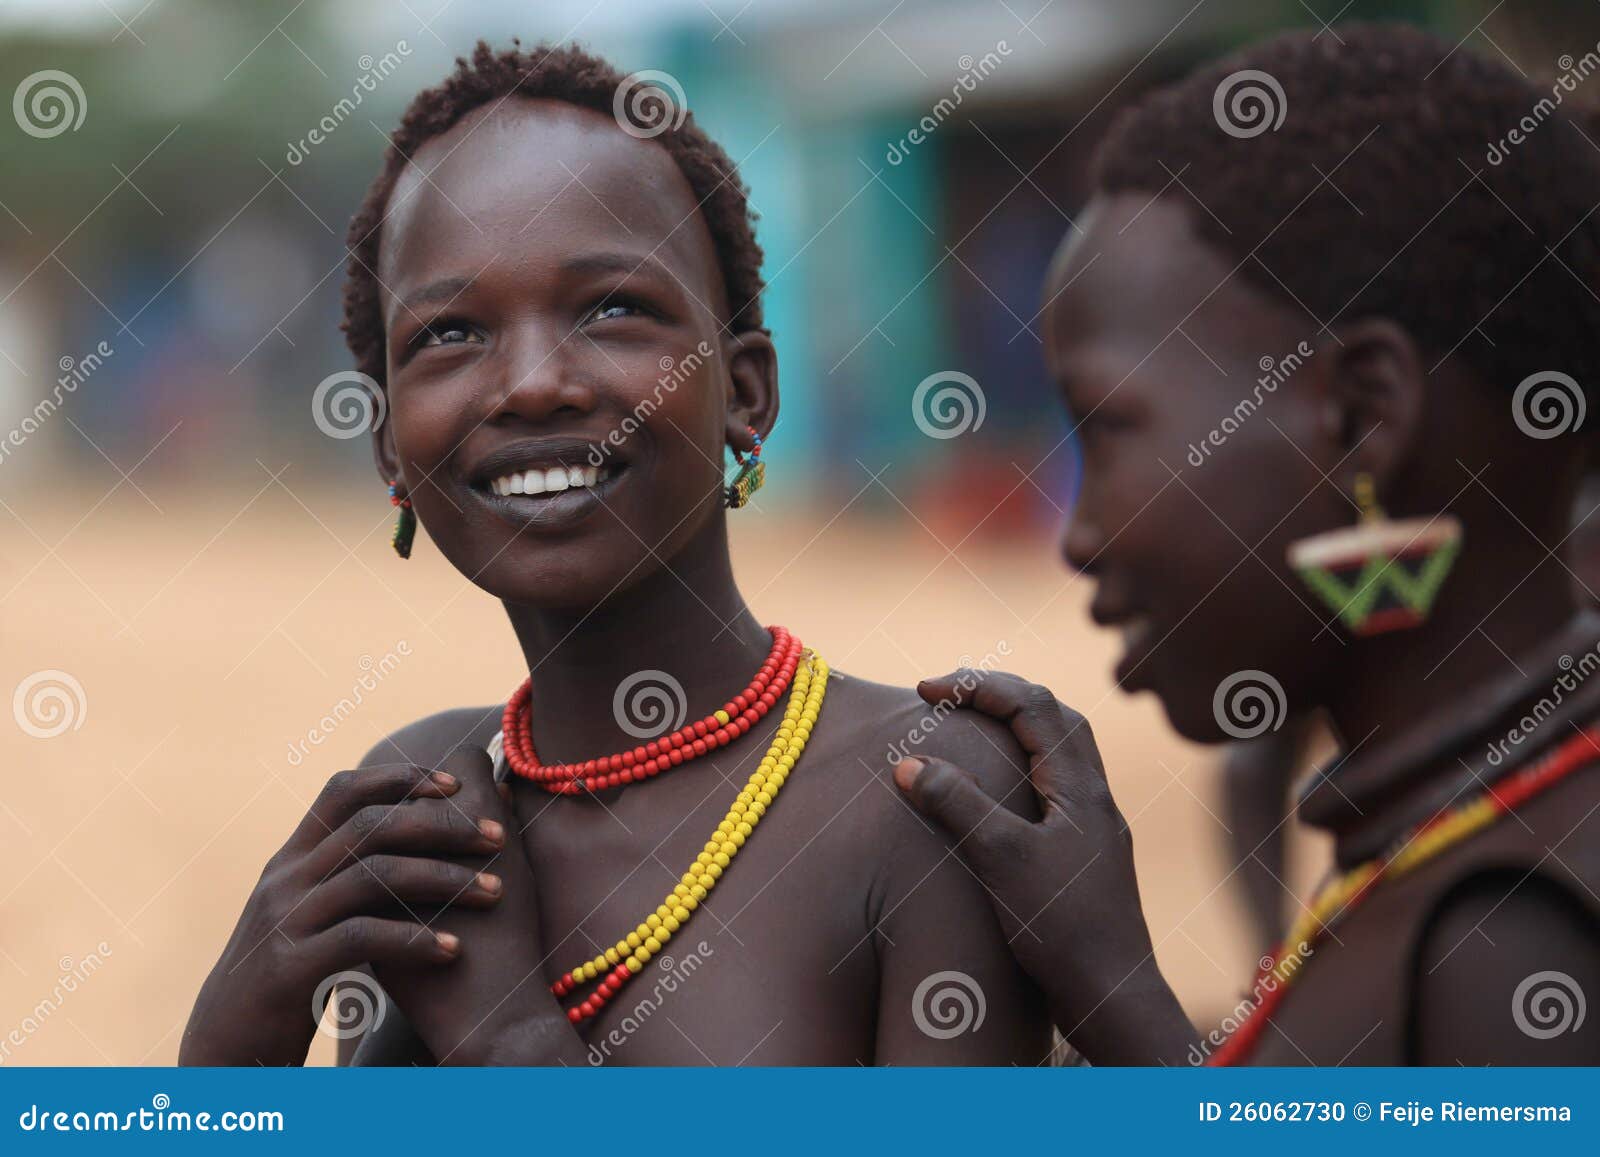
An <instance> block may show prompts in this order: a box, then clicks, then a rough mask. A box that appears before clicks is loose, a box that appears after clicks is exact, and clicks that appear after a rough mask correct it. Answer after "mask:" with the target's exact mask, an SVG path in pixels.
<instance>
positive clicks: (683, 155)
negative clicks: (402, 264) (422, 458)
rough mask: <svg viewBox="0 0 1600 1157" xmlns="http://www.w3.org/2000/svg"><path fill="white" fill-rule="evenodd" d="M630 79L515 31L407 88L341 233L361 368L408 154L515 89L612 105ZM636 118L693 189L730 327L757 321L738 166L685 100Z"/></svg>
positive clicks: (756, 283)
mask: <svg viewBox="0 0 1600 1157" xmlns="http://www.w3.org/2000/svg"><path fill="white" fill-rule="evenodd" d="M627 80H628V78H627V77H625V76H624V75H623V74H622V73H620V72H618V71H617V70H616V69H615V68H613V67H612V66H611V65H610V64H609V63H607V62H606V61H605V60H603V59H601V58H600V57H598V56H595V55H593V54H591V53H588V52H585V51H584V50H583V49H581V48H578V47H576V46H574V45H547V44H542V45H539V46H538V47H536V48H534V49H533V50H532V51H524V50H523V49H522V46H521V43H520V42H519V41H513V42H512V47H511V48H509V49H506V50H504V51H501V52H496V51H494V50H493V49H491V48H490V47H489V45H488V44H486V43H484V42H483V41H479V42H478V46H477V48H476V49H475V50H474V51H473V53H472V59H471V60H467V59H464V58H458V59H457V61H456V70H455V72H454V73H453V74H451V75H450V76H449V77H448V78H446V79H445V81H444V82H443V83H442V84H439V85H437V86H435V87H433V88H429V89H425V90H423V91H422V92H420V93H418V94H417V95H416V97H415V98H413V100H412V101H411V104H410V105H409V106H407V108H406V111H405V115H404V116H402V117H401V119H400V127H399V128H398V129H396V130H395V132H394V135H393V136H392V137H391V138H390V145H389V149H388V151H387V152H386V153H385V154H384V158H383V168H382V170H381V171H380V172H379V173H378V175H377V177H375V178H374V179H373V182H372V184H371V185H370V186H368V188H367V194H366V196H365V198H363V199H362V202H361V207H360V208H359V209H358V210H357V211H356V215H355V217H354V218H352V220H351V222H350V229H349V232H348V234H347V236H346V242H345V243H346V246H347V247H348V249H349V251H350V261H349V264H348V265H347V267H346V273H345V283H344V322H343V324H342V325H341V326H340V328H341V329H342V330H343V331H344V338H345V344H346V345H348V346H349V347H350V352H351V353H352V354H354V355H355V359H356V368H357V369H358V370H360V371H361V372H362V373H364V374H368V375H370V376H371V377H372V378H373V380H375V381H377V382H379V383H382V382H383V381H384V364H385V362H384V333H383V314H382V311H381V309H380V308H379V303H378V279H377V274H376V270H377V266H378V245H379V241H380V240H381V238H382V234H383V220H384V215H385V213H386V211H387V205H388V202H389V197H390V194H391V193H393V191H394V186H395V182H396V181H397V180H398V179H399V177H400V173H401V172H402V170H404V169H405V167H406V165H407V164H408V163H409V158H411V157H413V156H415V155H416V151H417V150H418V149H419V148H421V147H422V145H423V144H424V143H426V142H427V141H428V140H430V139H431V138H433V137H436V136H438V135H439V134H441V133H443V132H445V131H447V130H448V129H449V128H450V127H451V126H452V125H454V124H455V123H456V122H457V121H459V120H460V119H461V118H462V117H464V116H466V115H467V114H468V113H469V112H471V111H473V110H474V109H476V108H480V107H482V106H483V105H486V104H490V103H492V102H496V101H499V100H502V99H505V98H506V97H509V96H512V95H517V96H526V97H533V98H542V99H546V100H557V101H563V102H565V103H567V104H572V105H577V106H579V107H582V108H591V109H596V110H598V111H600V112H603V113H605V114H606V115H607V116H610V115H613V112H614V110H615V104H614V102H615V101H616V99H617V93H618V90H619V89H620V88H623V86H624V85H625V84H626V83H627ZM656 111H660V110H659V108H658V109H657V110H656ZM680 112H681V120H680V119H679V115H680ZM641 127H643V128H647V129H648V131H649V135H650V136H651V137H652V138H653V139H654V140H655V141H656V142H657V143H659V144H660V145H661V146H662V147H664V148H665V149H666V150H667V152H668V153H670V154H671V156H672V159H673V161H674V162H675V163H676V164H677V166H678V169H679V170H680V171H681V172H682V173H683V175H684V178H685V179H686V180H687V181H688V182H689V187H690V189H692V190H693V191H694V196H695V200H696V201H697V202H698V203H699V209H700V214H701V216H702V217H703V218H704V219H705V222H706V226H707V227H708V229H709V230H710V233H711V239H712V242H713V243H714V244H715V246H716V251H717V263H718V265H719V267H720V268H721V271H722V280H723V285H724V289H725V290H726V293H727V298H728V309H729V317H728V318H727V325H728V328H729V329H731V330H733V331H734V332H740V331H744V330H751V329H760V328H761V325H762V318H761V290H762V282H761V246H760V245H758V244H757V243H756V236H755V226H754V220H755V215H754V214H753V213H752V212H751V210H750V203H749V196H748V193H747V191H746V189H745V186H744V184H743V182H742V181H741V180H740V178H739V172H738V169H737V167H736V166H735V165H734V163H733V161H732V160H730V159H729V157H728V154H727V153H726V152H724V151H723V149H722V147H721V146H720V145H718V144H717V143H716V142H715V141H713V140H712V139H711V138H710V137H708V136H707V135H706V134H705V132H704V130H702V129H701V128H700V126H699V125H698V124H696V123H695V119H694V114H693V113H691V112H688V110H673V111H672V114H671V117H670V120H669V122H668V123H666V124H662V125H658V124H656V123H653V122H645V123H643V124H641Z"/></svg>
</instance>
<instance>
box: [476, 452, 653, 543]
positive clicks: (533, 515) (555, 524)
mask: <svg viewBox="0 0 1600 1157" xmlns="http://www.w3.org/2000/svg"><path fill="white" fill-rule="evenodd" d="M626 473H627V471H626V470H624V469H621V468H618V467H612V470H611V475H610V477H608V478H606V479H605V480H604V481H602V482H597V483H596V484H595V485H593V486H569V487H568V488H567V489H565V490H558V491H555V492H554V493H551V492H549V491H547V492H545V493H544V494H496V493H495V492H494V491H493V490H486V489H482V488H479V487H476V486H474V487H473V488H472V492H473V493H474V494H476V495H477V496H478V499H479V500H480V501H482V502H484V503H485V504H487V505H488V507H489V509H490V510H492V511H493V512H494V515H495V517H496V518H499V519H500V520H501V521H503V522H509V523H511V524H512V525H513V526H516V527H518V528H526V529H532V530H564V529H566V528H567V527H570V526H574V525H576V524H577V523H579V522H582V521H583V520H584V519H585V518H587V517H589V515H591V514H593V513H594V512H595V511H596V510H599V509H600V508H601V507H602V506H604V505H605V504H606V503H607V502H609V501H610V498H611V492H612V491H613V490H615V489H616V487H617V483H618V482H619V481H620V480H621V479H622V477H623V476H624V475H625V474H626Z"/></svg>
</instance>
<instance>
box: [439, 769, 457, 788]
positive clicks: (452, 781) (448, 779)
mask: <svg viewBox="0 0 1600 1157" xmlns="http://www.w3.org/2000/svg"><path fill="white" fill-rule="evenodd" d="M433 782H434V783H436V784H438V785H439V786H440V787H455V785H456V783H457V782H458V781H457V780H456V777H455V776H453V775H451V774H450V773H449V772H448V771H436V772H433Z"/></svg>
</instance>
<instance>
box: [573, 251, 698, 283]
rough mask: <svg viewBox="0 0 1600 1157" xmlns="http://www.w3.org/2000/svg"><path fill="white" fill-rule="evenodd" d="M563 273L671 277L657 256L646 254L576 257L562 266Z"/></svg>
mask: <svg viewBox="0 0 1600 1157" xmlns="http://www.w3.org/2000/svg"><path fill="white" fill-rule="evenodd" d="M561 270H562V272H563V273H573V274H580V275H581V274H596V273H623V274H632V273H640V272H647V273H654V274H657V275H659V276H662V277H671V276H672V275H671V274H670V273H669V272H667V268H666V266H664V265H663V264H661V262H660V261H658V260H656V258H655V255H654V254H651V253H645V254H642V255H638V254H632V253H585V254H584V255H583V256H581V257H574V258H572V259H571V260H570V261H564V262H562V264H561Z"/></svg>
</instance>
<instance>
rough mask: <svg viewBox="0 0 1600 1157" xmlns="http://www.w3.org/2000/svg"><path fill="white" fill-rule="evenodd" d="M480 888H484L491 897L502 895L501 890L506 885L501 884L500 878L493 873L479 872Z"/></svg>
mask: <svg viewBox="0 0 1600 1157" xmlns="http://www.w3.org/2000/svg"><path fill="white" fill-rule="evenodd" d="M478 887H480V888H482V889H483V890H484V891H485V892H487V893H489V895H491V896H498V895H499V894H500V889H501V888H502V887H504V885H503V884H502V883H501V881H500V877H499V876H496V875H495V874H494V873H493V872H479V873H478Z"/></svg>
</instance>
